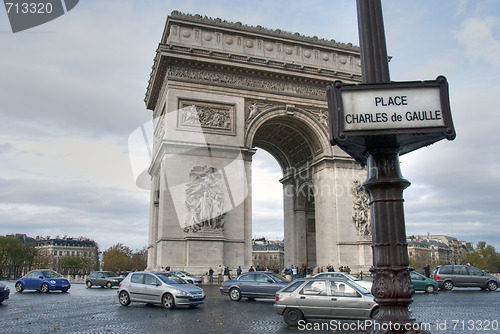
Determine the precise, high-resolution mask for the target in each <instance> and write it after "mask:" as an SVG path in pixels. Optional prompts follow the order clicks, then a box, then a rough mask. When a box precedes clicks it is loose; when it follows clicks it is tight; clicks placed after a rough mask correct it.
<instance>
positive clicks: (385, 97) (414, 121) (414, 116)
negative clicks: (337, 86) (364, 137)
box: [342, 87, 445, 131]
mask: <svg viewBox="0 0 500 334" xmlns="http://www.w3.org/2000/svg"><path fill="white" fill-rule="evenodd" d="M342 103H343V109H344V115H343V118H344V131H359V130H361V131H364V130H385V129H412V128H434V127H443V126H445V122H444V118H443V110H442V106H441V98H440V90H439V87H418V88H394V89H384V90H364V91H354V90H350V91H343V92H342Z"/></svg>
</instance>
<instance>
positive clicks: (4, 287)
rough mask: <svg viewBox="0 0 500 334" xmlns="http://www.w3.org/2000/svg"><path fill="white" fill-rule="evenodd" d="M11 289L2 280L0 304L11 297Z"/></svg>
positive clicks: (0, 284) (0, 283)
mask: <svg viewBox="0 0 500 334" xmlns="http://www.w3.org/2000/svg"><path fill="white" fill-rule="evenodd" d="M9 294H10V290H9V287H8V286H7V285H5V284H3V283H2V282H0V304H1V303H2V302H3V301H4V300H5V299H9Z"/></svg>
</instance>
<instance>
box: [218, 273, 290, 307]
mask: <svg viewBox="0 0 500 334" xmlns="http://www.w3.org/2000/svg"><path fill="white" fill-rule="evenodd" d="M288 283H289V281H288V280H287V279H286V278H284V277H283V276H280V275H278V274H275V273H273V272H267V271H254V272H249V273H245V274H241V275H240V276H238V277H236V278H235V279H234V280H230V281H225V282H223V283H222V284H221V286H220V288H219V289H220V292H221V293H222V294H223V295H229V298H230V299H231V300H232V301H235V302H237V301H239V300H240V299H241V298H242V297H246V298H248V299H254V298H266V297H267V298H274V296H275V295H276V291H278V290H280V289H282V288H283V287H285V286H286V285H287V284H288Z"/></svg>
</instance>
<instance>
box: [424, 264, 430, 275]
mask: <svg viewBox="0 0 500 334" xmlns="http://www.w3.org/2000/svg"><path fill="white" fill-rule="evenodd" d="M424 275H425V277H427V278H429V277H431V267H430V266H429V264H426V265H425V267H424Z"/></svg>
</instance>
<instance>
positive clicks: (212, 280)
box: [208, 267, 214, 284]
mask: <svg viewBox="0 0 500 334" xmlns="http://www.w3.org/2000/svg"><path fill="white" fill-rule="evenodd" d="M208 278H209V282H210V284H214V270H213V269H212V267H210V269H209V270H208Z"/></svg>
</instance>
